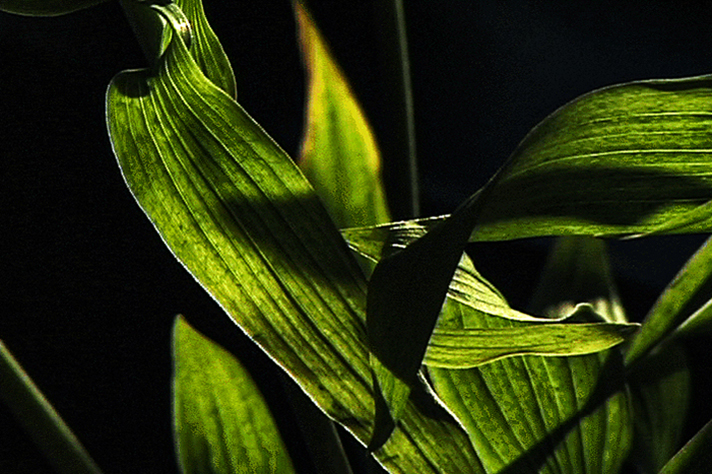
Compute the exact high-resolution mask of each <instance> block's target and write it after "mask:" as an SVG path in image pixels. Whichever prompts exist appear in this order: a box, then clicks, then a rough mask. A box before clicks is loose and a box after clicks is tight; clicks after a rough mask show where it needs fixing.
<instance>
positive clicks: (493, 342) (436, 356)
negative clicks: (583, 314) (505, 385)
mask: <svg viewBox="0 0 712 474" xmlns="http://www.w3.org/2000/svg"><path fill="white" fill-rule="evenodd" d="M636 329H637V327H636V326H633V325H627V324H607V323H589V324H539V325H535V324H527V325H525V326H523V327H512V328H487V329H485V328H482V329H437V328H436V329H435V331H434V332H433V337H432V339H431V340H430V344H429V345H428V351H427V352H426V353H425V361H424V362H425V365H427V366H429V367H442V368H449V369H467V368H472V367H477V366H479V365H483V364H486V363H488V362H492V361H495V360H498V359H503V358H505V357H512V356H517V355H541V356H575V355H584V354H592V353H595V352H600V351H603V350H606V349H609V348H611V347H613V346H616V345H618V344H620V343H622V342H624V341H625V340H626V333H628V334H632V333H633V332H635V330H636Z"/></svg>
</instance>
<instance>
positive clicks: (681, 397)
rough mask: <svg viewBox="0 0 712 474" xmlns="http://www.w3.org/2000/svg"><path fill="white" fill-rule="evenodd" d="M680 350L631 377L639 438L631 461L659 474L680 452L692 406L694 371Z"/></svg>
mask: <svg viewBox="0 0 712 474" xmlns="http://www.w3.org/2000/svg"><path fill="white" fill-rule="evenodd" d="M686 359H687V358H686V356H685V353H684V351H683V349H682V348H681V347H680V346H668V347H666V348H665V349H664V350H663V351H661V352H658V353H656V354H654V355H652V356H648V357H646V358H644V359H643V360H642V363H641V364H639V365H637V366H636V368H635V371H634V372H633V374H631V375H629V377H628V385H629V386H630V388H631V395H632V400H633V413H634V422H635V438H634V442H633V451H632V453H631V457H632V458H633V460H634V461H635V463H636V465H637V466H638V468H639V469H640V471H641V472H642V473H650V474H655V473H657V472H658V471H660V469H661V468H662V467H663V466H664V465H665V463H667V462H668V460H670V458H671V457H672V456H673V455H674V454H675V452H676V451H677V450H678V449H679V447H680V444H681V441H682V431H683V428H684V425H685V421H686V420H687V409H688V406H689V403H690V388H691V386H690V370H689V368H688V367H687V360H686Z"/></svg>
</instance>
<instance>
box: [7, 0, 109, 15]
mask: <svg viewBox="0 0 712 474" xmlns="http://www.w3.org/2000/svg"><path fill="white" fill-rule="evenodd" d="M105 1H107V0H0V11H4V12H8V13H15V14H18V15H28V16H58V15H64V14H67V13H72V12H75V11H77V10H82V9H84V8H88V7H92V6H94V5H98V4H100V3H104V2H105Z"/></svg>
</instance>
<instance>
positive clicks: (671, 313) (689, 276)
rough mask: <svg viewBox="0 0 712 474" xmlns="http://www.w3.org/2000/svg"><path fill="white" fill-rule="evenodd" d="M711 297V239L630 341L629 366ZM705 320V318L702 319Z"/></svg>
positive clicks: (676, 279) (684, 269)
mask: <svg viewBox="0 0 712 474" xmlns="http://www.w3.org/2000/svg"><path fill="white" fill-rule="evenodd" d="M710 298H712V239H708V240H707V241H706V242H705V243H704V244H703V245H702V247H700V249H699V250H698V251H697V252H696V253H695V255H693V256H692V257H691V258H690V259H689V260H688V261H687V263H686V264H685V266H684V267H683V268H682V269H681V270H680V271H679V272H678V274H677V275H676V276H675V278H674V279H673V281H672V282H670V284H669V285H668V286H667V288H666V289H665V290H664V291H663V293H662V294H661V295H660V297H659V298H658V301H657V302H656V303H655V305H654V306H653V308H652V309H651V310H650V312H649V313H648V315H647V316H646V317H645V320H644V321H643V327H642V328H641V330H640V332H639V333H638V334H637V335H636V337H635V338H633V340H632V342H631V345H630V348H629V349H628V351H627V353H626V364H628V365H630V364H633V363H634V362H635V361H636V360H638V359H640V358H641V356H643V355H645V354H646V353H647V352H648V351H650V350H651V349H652V348H653V347H654V346H655V344H656V343H658V342H660V341H661V340H662V339H663V338H664V337H665V336H667V335H669V334H670V333H671V332H673V331H674V330H675V328H676V327H677V326H678V325H680V324H681V323H682V322H683V321H685V319H686V318H687V317H688V316H690V315H691V314H693V313H694V312H695V311H696V310H698V308H700V306H702V305H703V304H704V303H706V302H707V301H708V300H709V299H710ZM703 310H704V307H703ZM703 314H704V313H703ZM705 319H706V317H704V315H703V317H702V318H701V319H700V320H701V321H704V320H705ZM692 324H696V323H692Z"/></svg>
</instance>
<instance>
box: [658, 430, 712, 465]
mask: <svg viewBox="0 0 712 474" xmlns="http://www.w3.org/2000/svg"><path fill="white" fill-rule="evenodd" d="M710 445H712V421H709V422H707V424H706V425H705V426H703V427H702V429H701V430H700V431H698V432H697V434H696V435H695V436H694V437H693V438H692V439H691V440H690V441H688V443H687V444H686V445H685V446H683V447H682V449H680V451H678V452H677V453H676V454H675V456H674V457H673V458H672V459H671V460H670V461H668V463H667V464H665V467H663V468H662V470H660V472H659V473H658V474H697V473H700V472H710V470H712V449H710Z"/></svg>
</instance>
